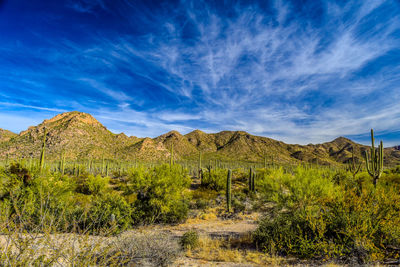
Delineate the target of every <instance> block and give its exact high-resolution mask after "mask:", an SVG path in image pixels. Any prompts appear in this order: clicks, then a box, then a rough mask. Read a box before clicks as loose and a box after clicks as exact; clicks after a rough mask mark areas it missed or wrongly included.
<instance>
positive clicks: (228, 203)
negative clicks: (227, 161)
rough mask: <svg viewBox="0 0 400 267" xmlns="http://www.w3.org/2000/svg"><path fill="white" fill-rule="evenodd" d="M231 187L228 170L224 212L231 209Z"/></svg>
mask: <svg viewBox="0 0 400 267" xmlns="http://www.w3.org/2000/svg"><path fill="white" fill-rule="evenodd" d="M231 185H232V171H231V170H228V176H227V178H226V210H227V211H228V212H230V211H231V207H232V191H231Z"/></svg>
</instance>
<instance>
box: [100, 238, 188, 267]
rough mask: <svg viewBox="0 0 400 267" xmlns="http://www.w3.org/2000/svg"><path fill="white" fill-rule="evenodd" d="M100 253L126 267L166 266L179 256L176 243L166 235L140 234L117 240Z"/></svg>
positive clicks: (178, 248)
mask: <svg viewBox="0 0 400 267" xmlns="http://www.w3.org/2000/svg"><path fill="white" fill-rule="evenodd" d="M109 247H110V248H111V249H110V250H107V252H106V253H102V255H103V257H104V256H105V258H114V259H115V260H114V261H115V262H116V263H119V264H123V265H127V266H131V265H133V266H168V265H169V264H171V263H172V262H173V261H174V260H175V259H176V258H177V257H178V256H179V254H180V251H181V250H180V247H179V245H178V243H177V242H176V241H175V240H174V239H172V238H171V237H170V236H168V235H166V234H150V233H146V234H140V235H133V236H132V235H131V236H126V237H123V238H119V239H118V240H116V241H115V242H113V243H111V244H110V246H109Z"/></svg>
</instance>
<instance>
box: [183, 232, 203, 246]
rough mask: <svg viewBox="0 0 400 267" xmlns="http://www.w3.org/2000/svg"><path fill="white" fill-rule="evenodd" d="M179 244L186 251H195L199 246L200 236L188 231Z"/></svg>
mask: <svg viewBox="0 0 400 267" xmlns="http://www.w3.org/2000/svg"><path fill="white" fill-rule="evenodd" d="M179 244H180V245H181V246H182V247H183V248H184V249H195V248H196V247H198V245H199V234H198V233H197V232H196V231H188V232H186V233H184V234H183V236H182V237H181V239H180V240H179Z"/></svg>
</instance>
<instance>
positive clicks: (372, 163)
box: [365, 129, 383, 187]
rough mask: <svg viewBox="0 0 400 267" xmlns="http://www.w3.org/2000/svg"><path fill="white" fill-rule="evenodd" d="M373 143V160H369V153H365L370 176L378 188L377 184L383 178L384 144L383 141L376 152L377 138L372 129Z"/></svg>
mask: <svg viewBox="0 0 400 267" xmlns="http://www.w3.org/2000/svg"><path fill="white" fill-rule="evenodd" d="M371 143H372V146H371V152H370V153H371V156H370V157H371V159H370V158H369V155H368V152H367V151H365V166H366V168H367V171H368V173H369V175H370V176H371V177H372V178H373V183H374V186H375V187H376V182H377V181H378V179H379V178H380V177H381V175H382V171H383V143H382V141H381V143H380V145H379V146H378V149H377V150H375V138H374V130H373V129H371Z"/></svg>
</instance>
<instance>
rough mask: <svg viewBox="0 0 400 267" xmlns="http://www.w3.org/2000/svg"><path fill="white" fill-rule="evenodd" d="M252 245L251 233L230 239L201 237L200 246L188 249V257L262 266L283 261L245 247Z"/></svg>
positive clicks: (278, 263) (279, 263)
mask: <svg viewBox="0 0 400 267" xmlns="http://www.w3.org/2000/svg"><path fill="white" fill-rule="evenodd" d="M250 245H251V238H250V236H249V235H248V236H245V237H242V238H239V239H230V240H221V239H211V238H209V237H201V238H200V240H199V246H198V247H197V248H196V249H194V250H187V251H186V257H188V258H193V259H197V260H203V261H211V262H233V263H253V264H255V265H261V266H265V265H281V264H282V263H283V259H282V258H279V257H275V256H270V255H267V254H265V253H262V252H259V251H256V250H254V249H249V248H247V249H246V248H245V247H248V246H250Z"/></svg>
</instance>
